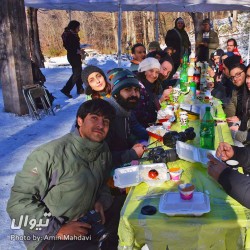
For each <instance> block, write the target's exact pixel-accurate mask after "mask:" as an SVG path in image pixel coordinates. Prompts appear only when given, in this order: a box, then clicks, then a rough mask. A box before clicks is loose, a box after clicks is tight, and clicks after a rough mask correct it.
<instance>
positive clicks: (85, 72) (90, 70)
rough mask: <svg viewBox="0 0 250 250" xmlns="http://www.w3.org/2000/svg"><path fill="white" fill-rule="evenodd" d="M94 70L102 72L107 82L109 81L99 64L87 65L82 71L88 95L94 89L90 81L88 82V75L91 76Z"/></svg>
mask: <svg viewBox="0 0 250 250" xmlns="http://www.w3.org/2000/svg"><path fill="white" fill-rule="evenodd" d="M94 72H98V73H100V74H101V75H102V76H103V77H104V79H105V82H107V78H106V75H105V74H104V72H103V70H102V69H100V68H98V67H97V66H94V65H89V66H87V67H86V68H84V69H83V71H82V81H83V82H84V85H85V86H86V89H85V92H86V95H90V94H92V89H91V87H90V86H89V83H88V77H89V75H90V74H92V73H94Z"/></svg>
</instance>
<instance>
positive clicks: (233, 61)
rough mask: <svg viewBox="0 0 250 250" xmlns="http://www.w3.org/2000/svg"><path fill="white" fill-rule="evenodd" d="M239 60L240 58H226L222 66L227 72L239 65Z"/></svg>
mask: <svg viewBox="0 0 250 250" xmlns="http://www.w3.org/2000/svg"><path fill="white" fill-rule="evenodd" d="M240 60H241V57H240V56H236V55H234V56H230V57H227V58H226V59H225V60H224V64H225V66H226V67H227V68H228V69H229V71H230V70H231V69H232V68H234V66H235V65H237V64H240Z"/></svg>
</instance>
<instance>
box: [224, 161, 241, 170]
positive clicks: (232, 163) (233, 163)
mask: <svg viewBox="0 0 250 250" xmlns="http://www.w3.org/2000/svg"><path fill="white" fill-rule="evenodd" d="M226 164H227V165H228V166H229V167H230V168H232V169H234V170H237V169H238V167H239V162H238V161H236V160H228V161H226Z"/></svg>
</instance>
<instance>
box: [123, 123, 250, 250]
mask: <svg viewBox="0 0 250 250" xmlns="http://www.w3.org/2000/svg"><path fill="white" fill-rule="evenodd" d="M178 126H179V125H178V124H175V125H174V126H173V127H172V129H173V130H178V129H179V127H178ZM190 126H193V127H194V128H195V131H196V132H197V133H198V127H199V121H198V120H196V121H191V122H190ZM220 126H221V128H222V132H223V133H222V134H223V140H224V141H226V142H229V143H232V138H231V134H230V131H229V129H228V126H227V124H226V123H225V124H222V125H220ZM221 139H222V138H221ZM218 143H219V136H218V132H217V129H216V136H215V146H216V147H217V145H218ZM192 144H194V145H196V146H199V136H197V138H196V139H195V140H194V141H193V142H192ZM216 147H215V148H216ZM167 166H168V168H171V167H180V168H181V169H183V173H182V176H181V182H191V183H193V184H194V185H195V187H196V191H200V192H205V193H207V194H209V197H210V206H211V211H210V212H209V213H207V214H203V215H202V216H200V217H194V216H174V217H171V216H167V215H166V214H161V213H159V212H157V213H156V214H155V215H153V216H146V215H142V214H141V213H140V211H141V208H142V207H143V206H145V205H148V204H150V205H153V206H155V207H156V208H157V210H158V205H159V197H158V198H147V199H143V200H138V196H143V195H146V194H155V193H164V192H168V191H176V192H177V187H178V184H179V183H180V182H177V183H176V182H174V181H171V180H170V181H167V182H165V183H164V184H162V185H161V186H159V187H149V186H148V185H147V184H146V183H141V184H139V185H137V186H136V187H132V188H131V190H130V192H129V194H128V197H127V199H126V201H125V204H124V206H123V209H122V211H121V219H120V224H119V238H120V243H119V249H124V250H125V249H141V247H142V246H143V245H144V244H147V245H148V247H149V249H150V250H165V249H169V250H172V249H173V250H178V249H180V250H183V249H188V250H197V249H204V250H207V249H214V250H224V249H225V250H226V249H227V250H236V249H250V230H249V227H250V210H248V209H246V208H244V207H243V206H241V205H240V204H239V203H238V202H236V201H235V200H234V199H232V198H231V197H229V196H228V195H227V194H226V193H225V192H224V190H223V189H222V188H221V186H220V185H219V184H218V183H217V182H216V181H214V180H213V179H212V178H211V177H210V176H209V175H208V174H207V169H206V166H203V165H202V164H201V163H190V162H187V161H184V160H177V161H175V162H171V163H167Z"/></svg>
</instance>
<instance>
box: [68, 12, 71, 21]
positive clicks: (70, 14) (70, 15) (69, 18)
mask: <svg viewBox="0 0 250 250" xmlns="http://www.w3.org/2000/svg"><path fill="white" fill-rule="evenodd" d="M68 12H69V21H71V10H68Z"/></svg>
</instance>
